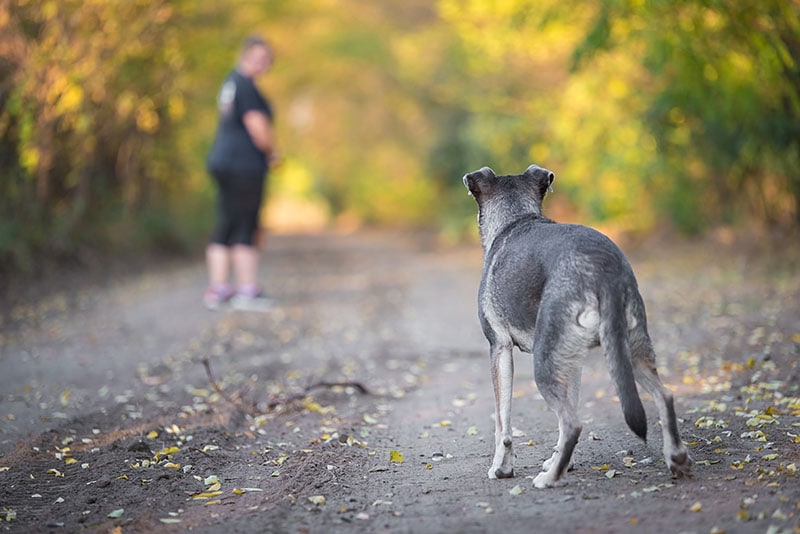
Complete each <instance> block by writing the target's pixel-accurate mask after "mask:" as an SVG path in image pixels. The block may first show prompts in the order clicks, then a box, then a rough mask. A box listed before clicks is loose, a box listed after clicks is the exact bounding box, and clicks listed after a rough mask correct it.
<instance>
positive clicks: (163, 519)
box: [158, 517, 182, 525]
mask: <svg viewBox="0 0 800 534" xmlns="http://www.w3.org/2000/svg"><path fill="white" fill-rule="evenodd" d="M158 520H159V521H161V522H162V523H165V524H167V525H172V524H175V523H180V522H181V521H182V520H181V519H178V518H176V517H161V518H159V519H158Z"/></svg>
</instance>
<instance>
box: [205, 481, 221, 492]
mask: <svg viewBox="0 0 800 534" xmlns="http://www.w3.org/2000/svg"><path fill="white" fill-rule="evenodd" d="M220 488H222V484H220V483H219V482H214V483H213V484H211V485H210V486H209V487H207V488H206V491H219V490H220Z"/></svg>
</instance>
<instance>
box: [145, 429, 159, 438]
mask: <svg viewBox="0 0 800 534" xmlns="http://www.w3.org/2000/svg"><path fill="white" fill-rule="evenodd" d="M147 437H148V438H150V439H156V438H157V437H158V432H156V431H155V430H151V431H150V432H148V433H147Z"/></svg>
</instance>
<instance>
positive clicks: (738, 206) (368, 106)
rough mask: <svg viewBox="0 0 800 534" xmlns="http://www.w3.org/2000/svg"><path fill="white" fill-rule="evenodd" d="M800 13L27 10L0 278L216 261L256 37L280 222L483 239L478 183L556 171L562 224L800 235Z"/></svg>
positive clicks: (119, 5) (475, 7)
mask: <svg viewBox="0 0 800 534" xmlns="http://www.w3.org/2000/svg"><path fill="white" fill-rule="evenodd" d="M799 12H800V9H798V7H797V4H796V2H785V1H782V0H742V1H739V2H724V1H720V0H678V1H675V2H660V1H656V2H641V1H632V0H606V1H603V2H599V3H598V2H587V1H586V0H504V1H503V2H499V1H497V0H438V1H437V2H430V1H428V0H409V1H407V2H365V1H364V0H339V1H337V2H328V1H325V0H308V1H307V2H294V1H290V0H276V1H271V2H263V3H258V2H252V3H241V2H232V1H222V2H190V1H188V0H155V1H151V2H139V1H134V0H122V1H112V0H93V1H91V2H79V1H78V0H60V1H55V0H46V1H41V2H32V1H31V0H10V1H8V2H4V3H1V4H0V176H1V177H2V178H1V179H0V266H2V265H6V266H7V265H9V264H14V265H17V266H21V267H23V268H24V267H28V266H31V265H33V264H35V262H36V261H37V258H39V257H41V256H42V255H45V254H54V253H55V254H69V253H70V252H71V251H75V250H79V249H80V248H81V247H85V246H89V247H99V248H101V249H109V250H118V249H120V248H126V247H127V248H130V247H133V248H135V247H147V246H152V245H154V244H155V245H156V246H161V247H166V248H175V247H182V246H186V245H187V244H189V243H192V242H196V241H197V240H199V239H202V238H203V236H204V235H205V233H206V232H207V231H208V228H209V226H210V222H211V218H212V216H211V214H212V212H213V205H212V198H213V191H212V188H211V184H210V180H209V179H208V178H207V175H206V172H205V169H204V163H203V162H204V157H205V153H206V151H207V149H208V146H209V145H210V142H211V137H212V135H213V130H214V127H215V121H216V116H215V113H216V111H215V105H214V100H215V97H216V92H217V89H218V84H219V83H220V80H221V79H222V78H223V77H224V76H225V74H226V72H227V71H228V70H229V69H230V68H232V66H233V64H234V62H235V56H236V53H237V51H238V46H239V44H240V42H241V40H242V39H243V37H244V36H245V35H247V34H248V33H251V32H254V31H255V32H260V33H262V34H264V35H266V36H267V37H268V38H269V40H270V41H271V42H272V44H273V46H274V48H275V50H276V52H277V62H276V64H275V67H274V69H273V71H272V72H271V73H270V74H269V75H268V76H266V77H265V78H264V79H263V80H259V83H260V84H262V86H263V89H264V91H265V92H266V93H267V94H268V95H269V96H270V98H271V99H272V100H273V103H274V104H275V108H276V111H277V129H278V140H279V147H278V149H279V151H280V152H281V153H282V154H283V155H284V156H285V157H286V159H287V160H290V161H291V162H292V164H291V166H290V167H289V168H288V170H287V169H278V170H277V171H276V175H275V177H274V180H273V182H274V187H276V188H283V190H275V189H274V188H273V191H272V194H273V197H274V198H275V199H276V201H282V200H287V202H289V204H288V205H291V208H286V206H284V208H286V209H284V210H283V211H281V210H280V209H275V210H272V211H271V213H274V214H280V213H286V212H287V211H292V212H294V213H296V214H300V213H305V212H304V211H303V210H302V209H300V208H299V207H298V206H299V204H298V203H299V202H302V198H305V199H306V201H307V203H308V204H309V206H311V208H309V211H308V213H312V212H313V213H314V214H316V215H314V216H315V217H318V216H320V214H325V216H330V217H331V218H333V219H342V220H347V221H351V222H352V221H354V220H355V221H361V222H363V223H368V224H382V225H386V224H389V225H395V226H419V225H438V226H440V227H442V228H444V229H445V231H446V232H447V233H448V234H452V235H457V234H459V233H461V232H463V231H465V229H471V228H472V227H473V226H474V207H473V206H472V204H471V202H470V201H469V200H467V199H466V197H465V194H464V191H463V188H462V185H461V182H460V177H461V176H462V175H463V174H464V173H466V172H468V171H471V170H474V169H476V168H478V167H480V166H482V165H490V166H492V167H494V168H495V169H496V170H497V171H498V172H519V171H521V170H523V169H524V168H525V167H526V166H527V165H528V164H530V163H531V162H536V163H538V164H541V165H544V166H547V167H549V168H552V169H553V170H554V171H555V172H556V175H557V181H556V184H555V186H556V191H557V192H558V194H557V195H555V196H553V197H552V200H551V203H554V205H556V207H559V209H566V211H567V212H568V213H574V214H575V216H576V217H577V218H579V219H580V220H584V221H585V220H595V221H606V222H608V223H611V224H616V225H619V226H622V227H625V228H630V229H636V230H643V231H646V230H648V229H650V228H652V227H654V226H655V225H657V224H662V223H665V222H667V223H671V224H674V225H675V226H677V227H678V228H681V229H683V230H684V231H686V232H689V233H697V232H702V231H703V230H704V229H705V228H707V227H708V226H709V225H714V224H719V223H732V222H736V221H737V220H740V219H741V218H742V217H748V218H749V219H750V220H754V221H757V222H758V223H761V224H768V225H776V226H778V225H779V226H785V227H796V226H797V225H798V223H799V222H800V93H799V91H800V89H799V88H800V66H798V65H799V63H798V62H800V44H799V43H800V13H799ZM665 21H669V23H668V24H667V23H665ZM297 177H303V180H304V182H303V183H304V184H305V185H304V186H303V188H300V189H298V188H293V187H292V183H291V180H293V179H296V178H297ZM301 189H302V191H301ZM322 204H325V205H326V206H321V205H322Z"/></svg>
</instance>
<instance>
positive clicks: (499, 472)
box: [488, 466, 514, 479]
mask: <svg viewBox="0 0 800 534" xmlns="http://www.w3.org/2000/svg"><path fill="white" fill-rule="evenodd" d="M488 475H489V478H491V479H496V478H513V477H514V468H513V467H511V468H506V469H504V468H502V467H495V466H492V467H490V468H489V473H488Z"/></svg>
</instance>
